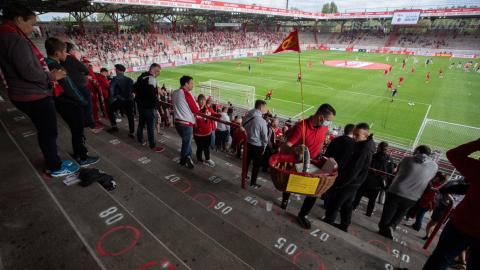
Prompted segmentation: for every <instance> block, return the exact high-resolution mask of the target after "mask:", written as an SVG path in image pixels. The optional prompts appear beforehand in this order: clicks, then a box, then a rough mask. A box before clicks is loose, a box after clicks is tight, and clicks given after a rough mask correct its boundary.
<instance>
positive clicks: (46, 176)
mask: <svg viewBox="0 0 480 270" xmlns="http://www.w3.org/2000/svg"><path fill="white" fill-rule="evenodd" d="M42 177H43V178H44V179H53V177H50V176H48V175H47V173H43V175H42Z"/></svg>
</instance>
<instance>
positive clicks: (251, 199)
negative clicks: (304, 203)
mask: <svg viewBox="0 0 480 270" xmlns="http://www.w3.org/2000/svg"><path fill="white" fill-rule="evenodd" d="M163 132H164V133H170V131H163ZM120 136H121V137H123V138H125V137H126V136H125V133H123V134H122V135H120ZM166 136H167V137H168V140H169V142H168V145H166V148H167V150H166V151H165V152H163V153H162V154H161V155H162V156H166V157H168V158H172V159H173V160H176V159H178V151H177V147H178V148H179V147H180V138H179V137H178V136H175V135H166ZM161 140H166V137H163V138H162V139H161ZM171 140H174V141H175V142H173V143H171V142H170V141H171ZM127 141H128V140H127ZM127 144H128V145H132V146H134V147H136V146H138V145H140V144H138V143H137V142H136V141H133V140H131V139H130V143H127ZM164 146H165V145H164ZM140 147H141V146H140ZM170 147H171V148H172V149H169V148H170ZM136 148H138V147H136ZM147 151H149V150H147ZM147 153H148V152H147ZM219 155H225V156H226V157H227V158H228V157H231V156H230V155H227V154H225V153H221V152H217V153H213V156H214V157H212V159H213V160H214V161H215V162H216V164H217V165H216V166H215V167H214V168H211V170H213V172H212V174H215V175H216V176H213V178H214V179H215V178H216V177H217V176H218V175H219V174H221V173H222V171H225V174H227V175H229V176H227V177H226V178H225V179H224V180H227V181H228V180H229V182H230V183H232V184H233V186H232V187H228V186H226V185H223V186H225V189H224V190H221V189H220V188H217V187H221V186H222V184H225V181H222V182H221V183H219V184H217V185H211V186H210V187H205V189H206V190H208V191H209V192H210V194H212V195H214V196H215V195H217V196H221V197H223V198H224V199H225V200H229V199H230V198H231V197H232V195H234V196H237V197H241V198H242V199H243V201H239V200H238V199H237V200H234V201H233V200H230V202H231V205H233V204H234V205H236V206H238V207H239V208H240V209H242V210H243V211H245V212H247V213H248V214H249V215H250V216H251V217H255V218H256V219H257V220H258V221H260V222H263V223H265V224H267V225H269V226H270V227H272V228H273V229H274V230H276V231H278V232H280V233H283V234H284V235H285V232H288V234H286V235H288V236H295V235H297V237H299V238H305V237H303V235H302V234H303V233H304V230H303V229H299V228H301V227H300V226H299V225H298V223H297V222H296V217H295V215H293V214H291V213H286V212H284V211H283V210H281V209H279V207H278V206H277V208H276V212H275V213H274V214H273V215H274V217H273V218H272V219H271V220H274V221H271V220H270V218H268V216H266V215H264V212H263V211H264V210H263V208H264V203H263V202H264V201H266V200H273V199H272V194H273V197H274V198H277V197H281V193H280V192H277V191H275V190H274V187H273V184H271V183H268V184H267V185H272V187H271V189H270V190H268V189H265V188H264V189H263V190H262V191H255V190H253V191H252V190H251V189H250V190H249V189H247V190H239V191H238V185H240V181H238V180H237V178H236V177H235V176H234V175H235V174H237V175H238V174H239V173H240V168H239V166H241V165H240V164H238V166H236V165H232V163H234V162H237V163H239V160H238V159H237V160H236V161H233V162H232V163H229V162H225V163H226V166H227V168H226V169H221V168H217V167H218V164H219V163H220V164H224V161H225V160H224V159H223V158H222V157H219ZM219 160H220V161H219ZM226 161H228V160H226ZM165 162H168V160H166V161H165ZM162 163H163V162H162ZM229 165H232V166H229ZM232 167H233V168H235V170H234V171H233V172H232ZM197 168H198V171H196V172H192V171H190V170H188V169H186V170H182V172H181V173H180V174H181V176H185V178H186V179H194V178H198V175H197V173H198V172H202V173H203V175H205V178H207V177H210V175H211V174H209V172H208V171H202V170H201V169H203V168H206V169H207V170H208V169H210V168H207V167H206V166H205V165H203V164H201V165H197V166H196V167H195V169H194V170H197ZM203 175H202V176H203ZM217 179H218V177H217ZM221 179H223V178H221ZM204 181H205V182H208V181H206V180H204ZM192 185H193V183H192ZM267 188H268V187H267ZM234 191H235V192H234ZM257 193H258V194H257ZM223 194H225V195H223ZM217 196H215V197H217ZM227 198H229V199H227ZM245 201H247V206H245V203H246V202H245ZM258 205H260V207H262V209H258V208H257V206H258ZM277 205H278V204H277ZM252 206H253V209H251V208H252ZM299 206H300V205H299ZM249 207H250V210H249V209H248V208H249ZM257 213H258V214H257ZM278 219H280V221H279V220H278ZM292 221H293V222H292ZM314 222H315V221H314ZM282 223H283V224H284V225H285V226H286V227H289V229H283V225H279V224H282ZM315 225H318V226H319V227H320V228H321V230H322V232H321V233H318V232H319V229H312V230H313V232H312V235H315V236H317V234H318V236H320V235H323V237H324V238H328V237H329V235H332V234H333V235H335V234H338V233H339V231H338V230H336V229H334V228H333V227H330V226H328V225H326V224H323V223H322V222H320V221H317V222H315ZM315 225H314V226H315ZM246 229H247V230H248V229H251V228H250V227H248V228H246ZM325 229H326V230H329V231H330V232H331V234H328V233H324V232H325ZM335 240H336V239H335ZM335 240H334V241H335ZM348 241H352V240H351V239H348ZM306 242H308V243H309V244H310V245H311V241H310V240H309V241H306ZM358 245H359V246H362V248H364V247H363V245H364V243H362V242H361V241H359V242H358ZM335 246H341V247H343V248H345V243H340V244H336V245H335ZM375 250H376V249H373V252H376V251H375ZM328 251H330V252H331V251H332V250H331V247H329V250H327V252H325V254H326V255H329V253H328ZM340 252H341V251H339V253H340ZM330 254H331V253H330ZM385 255H386V254H385ZM327 257H328V256H327ZM385 257H386V258H389V257H388V256H385ZM322 258H324V257H322ZM335 259H337V258H335Z"/></svg>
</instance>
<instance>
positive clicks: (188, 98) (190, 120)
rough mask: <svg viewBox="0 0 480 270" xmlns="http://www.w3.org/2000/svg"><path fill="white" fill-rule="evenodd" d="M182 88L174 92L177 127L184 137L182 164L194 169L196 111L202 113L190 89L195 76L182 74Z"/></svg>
mask: <svg viewBox="0 0 480 270" xmlns="http://www.w3.org/2000/svg"><path fill="white" fill-rule="evenodd" d="M180 85H181V87H180V89H178V90H175V91H174V92H173V93H172V103H173V111H174V112H175V129H176V130H177V132H178V135H180V137H182V150H181V152H180V165H182V166H187V167H188V168H189V169H193V168H194V167H195V166H194V165H193V161H192V135H193V125H194V124H195V115H194V113H200V110H199V109H198V104H197V103H196V102H195V99H194V98H193V96H192V94H191V93H190V91H192V89H193V86H194V84H193V78H192V77H190V76H187V75H185V76H182V77H181V78H180Z"/></svg>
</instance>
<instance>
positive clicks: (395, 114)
mask: <svg viewBox="0 0 480 270" xmlns="http://www.w3.org/2000/svg"><path fill="white" fill-rule="evenodd" d="M356 56H358V61H368V62H377V63H387V64H389V65H392V66H393V68H392V73H391V74H389V76H388V79H385V78H382V75H383V72H384V70H383V69H381V70H378V69H353V68H341V67H332V66H323V65H322V64H321V61H322V59H325V61H328V60H349V61H355V58H356ZM386 56H387V55H385V54H376V53H371V54H367V53H365V52H340V51H323V50H310V51H303V52H302V53H301V61H302V62H301V65H302V79H303V94H304V101H305V107H304V109H305V110H307V109H309V108H311V109H310V110H308V111H306V113H305V117H308V116H309V115H311V114H313V113H314V112H315V110H316V108H318V106H320V105H321V104H322V103H330V104H331V105H332V106H333V107H334V108H335V109H336V111H337V116H336V117H335V118H334V120H333V123H335V124H336V125H338V124H342V126H343V125H345V124H348V123H359V122H367V123H368V124H373V126H372V132H378V133H383V134H387V135H391V136H396V137H400V138H403V139H405V140H404V141H405V144H407V142H408V141H409V140H415V137H416V136H417V133H418V131H419V129H420V127H421V125H422V122H423V120H424V118H425V116H426V114H427V111H428V116H427V118H429V119H435V120H440V121H445V122H450V123H455V124H461V125H466V126H472V127H480V124H479V120H480V110H478V104H479V102H480V91H479V90H480V88H479V85H480V73H475V72H474V71H473V68H472V67H470V72H468V73H467V72H465V71H464V70H463V66H464V64H465V63H466V62H467V61H468V60H467V59H461V58H452V59H451V60H450V59H449V58H445V57H433V64H429V65H428V67H425V64H424V62H425V59H426V58H427V57H426V56H419V57H418V58H419V61H418V63H417V65H416V66H415V75H412V73H407V72H409V71H410V70H411V68H412V66H413V56H409V59H408V62H407V64H406V66H405V70H401V65H402V61H403V59H405V58H406V56H405V55H397V59H398V60H397V62H395V55H392V54H389V55H388V56H389V61H388V62H386ZM428 58H431V57H428ZM262 59H263V62H262V65H259V64H258V63H257V61H256V60H257V58H256V57H249V58H240V59H232V60H223V61H216V62H207V63H202V64H194V65H187V66H178V67H172V68H165V69H164V70H163V71H162V73H161V74H160V76H159V77H158V78H157V81H158V83H159V84H163V83H165V84H166V85H167V86H169V85H170V86H171V87H172V88H173V89H176V88H178V87H179V78H180V77H181V76H182V75H190V76H192V77H193V78H194V80H195V82H196V83H197V82H204V81H208V80H210V79H214V80H219V81H226V82H231V83H236V84H245V85H249V86H254V87H255V93H256V97H257V98H265V94H266V93H267V92H268V91H270V90H273V95H272V101H271V102H269V103H268V108H275V109H276V111H278V112H280V111H281V112H288V113H289V115H291V116H292V117H293V116H296V115H299V114H300V113H301V112H302V109H301V105H300V103H301V100H302V99H301V92H300V84H296V79H297V74H298V73H299V63H298V54H297V53H281V54H273V55H264V56H262ZM310 59H311V60H312V63H313V68H312V69H309V68H308V61H309V60H310ZM238 61H242V64H241V68H237V65H238ZM458 61H462V69H457V68H456V66H457V64H458ZM452 62H455V66H454V67H453V68H452V69H449V67H450V64H451V63H452ZM476 62H478V60H476V61H474V62H473V63H474V64H475V63H476ZM249 64H250V65H251V66H252V72H251V73H249V72H248V65H249ZM440 68H441V69H442V70H443V78H439V76H438V73H439V69H440ZM427 72H430V81H429V83H426V82H425V80H426V75H427ZM139 74H140V72H136V73H135V74H132V76H134V77H135V76H138V75H139ZM401 76H404V77H405V80H404V82H403V83H402V86H401V87H398V88H397V90H398V93H397V96H396V97H395V99H394V102H390V101H391V92H387V91H386V90H387V82H388V81H390V80H393V85H394V86H396V85H398V78H400V77H401ZM408 103H414V104H415V105H414V106H409V105H408ZM234 105H235V104H234ZM429 107H430V109H429ZM297 117H298V116H297ZM293 120H296V119H293ZM427 128H428V126H427ZM466 132H467V134H469V133H470V132H471V130H467V131H466ZM427 133H428V134H427ZM427 133H426V134H425V136H434V135H433V134H432V133H431V132H430V133H429V132H427ZM429 134H432V135H429ZM476 134H478V131H477V132H476V133H475V132H472V135H466V136H461V138H462V139H460V138H458V139H457V138H456V136H455V132H453V133H449V134H448V138H438V135H437V139H435V142H437V144H438V145H439V146H441V147H444V146H443V145H444V144H445V143H441V142H443V141H446V142H448V146H446V145H445V147H446V148H447V149H448V148H451V147H453V146H456V145H458V144H460V143H464V142H466V141H468V140H469V139H471V140H474V139H478V137H479V136H477V135H476Z"/></svg>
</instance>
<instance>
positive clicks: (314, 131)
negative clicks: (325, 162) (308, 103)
mask: <svg viewBox="0 0 480 270" xmlns="http://www.w3.org/2000/svg"><path fill="white" fill-rule="evenodd" d="M304 121H305V145H306V146H307V147H308V150H309V151H310V157H311V158H314V157H316V156H317V155H318V154H319V153H320V150H321V147H322V145H323V141H324V140H325V134H326V133H327V131H328V126H325V127H322V126H319V127H317V128H315V127H313V126H312V117H311V116H310V117H309V118H307V119H306V120H304ZM304 121H301V122H300V123H298V124H296V125H295V126H293V128H292V129H291V131H290V132H288V137H287V141H289V142H290V143H292V144H293V147H298V146H299V145H301V144H303V136H302V134H303V122H304Z"/></svg>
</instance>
